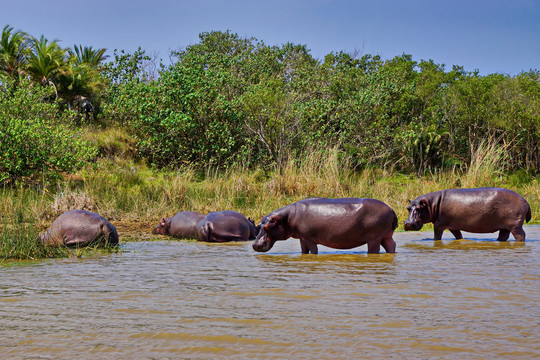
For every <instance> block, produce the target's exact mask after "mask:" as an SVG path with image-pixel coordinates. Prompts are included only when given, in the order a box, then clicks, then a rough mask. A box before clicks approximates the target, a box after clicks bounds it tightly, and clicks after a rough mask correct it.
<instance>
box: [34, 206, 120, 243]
mask: <svg viewBox="0 0 540 360" xmlns="http://www.w3.org/2000/svg"><path fill="white" fill-rule="evenodd" d="M39 237H40V239H41V241H43V242H44V243H47V244H50V245H62V244H63V245H68V246H87V245H94V244H99V245H117V244H118V233H117V232H116V228H115V227H114V226H113V225H112V224H111V223H110V222H108V221H107V219H105V218H104V217H102V216H100V215H98V214H96V213H93V212H89V211H84V210H70V211H67V212H65V213H63V214H62V215H60V216H59V217H57V218H56V220H54V221H53V223H52V224H51V226H50V227H49V229H48V230H47V231H46V232H44V233H43V234H40V235H39Z"/></svg>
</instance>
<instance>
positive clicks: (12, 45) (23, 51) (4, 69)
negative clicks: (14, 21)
mask: <svg viewBox="0 0 540 360" xmlns="http://www.w3.org/2000/svg"><path fill="white" fill-rule="evenodd" d="M27 40H28V36H27V34H26V33H25V32H22V31H15V32H14V31H13V28H12V27H10V26H9V25H6V26H4V29H3V30H2V37H1V39H0V73H4V74H6V75H8V76H9V77H10V78H11V79H14V80H17V79H19V77H20V76H21V75H22V74H23V73H24V69H25V66H26V56H27V53H28V41H27Z"/></svg>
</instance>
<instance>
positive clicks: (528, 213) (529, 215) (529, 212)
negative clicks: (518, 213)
mask: <svg viewBox="0 0 540 360" xmlns="http://www.w3.org/2000/svg"><path fill="white" fill-rule="evenodd" d="M531 219H532V214H531V206H530V205H529V210H528V211H527V214H526V215H525V222H529V221H531Z"/></svg>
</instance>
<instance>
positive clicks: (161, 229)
mask: <svg viewBox="0 0 540 360" xmlns="http://www.w3.org/2000/svg"><path fill="white" fill-rule="evenodd" d="M168 231H169V229H168V227H167V219H165V218H163V219H161V221H160V222H159V225H156V227H155V228H154V230H152V234H160V235H167V233H168Z"/></svg>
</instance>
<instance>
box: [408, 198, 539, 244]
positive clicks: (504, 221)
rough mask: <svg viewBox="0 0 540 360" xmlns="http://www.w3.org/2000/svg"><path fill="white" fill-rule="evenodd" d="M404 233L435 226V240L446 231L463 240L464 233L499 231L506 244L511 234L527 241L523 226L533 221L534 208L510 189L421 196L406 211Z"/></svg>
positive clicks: (500, 237)
mask: <svg viewBox="0 0 540 360" xmlns="http://www.w3.org/2000/svg"><path fill="white" fill-rule="evenodd" d="M407 209H408V210H409V217H408V218H407V220H405V230H415V231H417V230H420V229H421V228H422V226H423V225H424V224H425V223H430V222H432V223H433V227H434V230H435V236H434V239H435V240H441V237H442V233H443V231H444V230H445V229H448V230H450V232H451V233H452V234H453V235H454V236H455V237H456V239H463V236H462V235H461V230H463V231H468V232H472V233H492V232H495V231H499V237H498V239H497V240H499V241H506V240H507V239H508V236H509V235H510V233H512V235H514V238H515V239H516V240H517V241H525V232H524V231H523V227H522V226H523V222H524V221H527V222H528V221H529V220H531V207H530V206H529V203H527V201H526V200H525V199H524V198H523V197H521V195H519V194H516V193H515V192H513V191H511V190H508V189H500V188H488V187H486V188H477V189H449V190H441V191H435V192H432V193H429V194H425V195H420V196H419V197H417V198H416V199H414V200H412V201H411V202H410V204H409V206H408V207H407Z"/></svg>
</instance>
